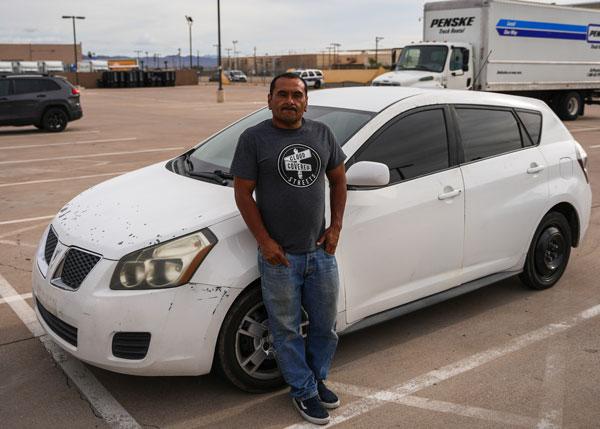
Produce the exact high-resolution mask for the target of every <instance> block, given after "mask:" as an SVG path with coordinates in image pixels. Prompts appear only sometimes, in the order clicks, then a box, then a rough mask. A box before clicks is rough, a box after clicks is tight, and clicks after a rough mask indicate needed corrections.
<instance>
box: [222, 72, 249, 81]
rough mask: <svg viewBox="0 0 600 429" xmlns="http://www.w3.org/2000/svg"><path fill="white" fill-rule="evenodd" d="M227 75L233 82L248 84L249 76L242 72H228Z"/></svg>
mask: <svg viewBox="0 0 600 429" xmlns="http://www.w3.org/2000/svg"><path fill="white" fill-rule="evenodd" d="M225 73H227V77H229V80H230V81H232V82H248V76H246V74H245V73H244V72H243V71H241V70H227V71H226V72H225Z"/></svg>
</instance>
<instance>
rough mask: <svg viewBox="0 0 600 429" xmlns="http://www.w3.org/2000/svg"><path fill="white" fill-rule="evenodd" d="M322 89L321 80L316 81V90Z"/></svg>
mask: <svg viewBox="0 0 600 429" xmlns="http://www.w3.org/2000/svg"><path fill="white" fill-rule="evenodd" d="M319 88H321V81H320V80H316V81H315V89H319Z"/></svg>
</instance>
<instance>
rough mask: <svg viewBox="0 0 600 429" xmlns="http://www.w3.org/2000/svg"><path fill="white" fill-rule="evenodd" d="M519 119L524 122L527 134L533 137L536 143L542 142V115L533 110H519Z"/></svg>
mask: <svg viewBox="0 0 600 429" xmlns="http://www.w3.org/2000/svg"><path fill="white" fill-rule="evenodd" d="M517 115H519V119H521V122H523V125H524V126H525V129H526V130H527V134H529V137H531V140H532V142H533V144H534V145H536V144H538V143H539V142H540V135H541V134H542V115H540V114H539V113H533V112H522V111H517Z"/></svg>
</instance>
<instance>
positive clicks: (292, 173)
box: [277, 144, 321, 188]
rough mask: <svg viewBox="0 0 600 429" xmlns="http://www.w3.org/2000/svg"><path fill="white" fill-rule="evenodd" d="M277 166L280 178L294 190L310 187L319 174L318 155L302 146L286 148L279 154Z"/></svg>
mask: <svg viewBox="0 0 600 429" xmlns="http://www.w3.org/2000/svg"><path fill="white" fill-rule="evenodd" d="M277 164H278V168H279V175H280V176H281V178H282V179H283V180H284V181H285V182H286V183H287V184H288V185H291V186H294V187H296V188H306V187H308V186H310V185H312V184H313V183H315V180H317V179H318V177H319V173H320V172H321V158H320V157H319V154H318V153H317V152H316V151H315V150H314V149H312V148H310V147H308V146H305V145H303V144H292V145H289V146H286V147H285V148H284V149H283V150H282V151H281V152H280V153H279V158H278V161H277Z"/></svg>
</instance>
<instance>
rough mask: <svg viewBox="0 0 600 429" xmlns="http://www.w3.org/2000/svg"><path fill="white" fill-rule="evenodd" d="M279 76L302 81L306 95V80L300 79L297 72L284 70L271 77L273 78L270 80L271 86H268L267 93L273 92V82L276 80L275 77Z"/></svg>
mask: <svg viewBox="0 0 600 429" xmlns="http://www.w3.org/2000/svg"><path fill="white" fill-rule="evenodd" d="M280 78H285V79H300V81H302V84H303V85H304V95H306V94H307V93H308V89H307V86H306V81H305V80H304V79H302V78H301V77H300V76H299V75H298V74H296V73H292V72H285V73H281V74H278V75H277V76H275V77H274V78H273V80H272V81H271V87H270V88H269V94H271V95H272V94H273V90H274V89H275V82H277V79H280Z"/></svg>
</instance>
